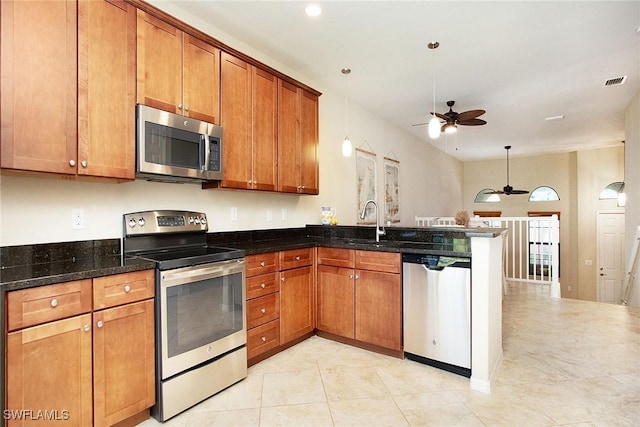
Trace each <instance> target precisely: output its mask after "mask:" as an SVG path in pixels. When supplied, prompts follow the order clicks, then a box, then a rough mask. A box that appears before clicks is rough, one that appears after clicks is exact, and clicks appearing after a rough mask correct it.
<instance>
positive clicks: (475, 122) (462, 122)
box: [458, 119, 487, 126]
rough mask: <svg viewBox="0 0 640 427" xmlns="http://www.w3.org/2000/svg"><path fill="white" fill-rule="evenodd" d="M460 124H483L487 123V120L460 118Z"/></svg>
mask: <svg viewBox="0 0 640 427" xmlns="http://www.w3.org/2000/svg"><path fill="white" fill-rule="evenodd" d="M458 124H459V125H464V126H481V125H486V124H487V122H485V121H484V120H482V119H467V120H458Z"/></svg>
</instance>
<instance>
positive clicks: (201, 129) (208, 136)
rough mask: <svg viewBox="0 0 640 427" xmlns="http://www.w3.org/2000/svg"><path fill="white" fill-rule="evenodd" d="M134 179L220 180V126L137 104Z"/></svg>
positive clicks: (173, 180)
mask: <svg viewBox="0 0 640 427" xmlns="http://www.w3.org/2000/svg"><path fill="white" fill-rule="evenodd" d="M136 178H144V179H147V180H151V181H168V182H188V181H195V182H202V181H215V180H221V179H222V127H220V126H217V125H214V124H212V123H207V122H203V121H200V120H194V119H192V118H189V117H185V116H179V115H177V114H173V113H169V112H166V111H162V110H158V109H155V108H151V107H147V106H146V105H140V104H139V105H137V106H136Z"/></svg>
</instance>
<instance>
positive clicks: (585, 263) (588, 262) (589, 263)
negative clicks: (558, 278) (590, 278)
mask: <svg viewBox="0 0 640 427" xmlns="http://www.w3.org/2000/svg"><path fill="white" fill-rule="evenodd" d="M584 265H593V260H592V259H585V260H584Z"/></svg>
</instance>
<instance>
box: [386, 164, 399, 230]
mask: <svg viewBox="0 0 640 427" xmlns="http://www.w3.org/2000/svg"><path fill="white" fill-rule="evenodd" d="M383 164H384V212H385V222H386V221H391V222H400V162H399V161H398V160H395V159H390V158H389V157H385V158H384V162H383Z"/></svg>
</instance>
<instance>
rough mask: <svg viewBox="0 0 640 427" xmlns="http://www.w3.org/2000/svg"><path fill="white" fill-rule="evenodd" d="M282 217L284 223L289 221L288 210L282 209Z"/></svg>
mask: <svg viewBox="0 0 640 427" xmlns="http://www.w3.org/2000/svg"><path fill="white" fill-rule="evenodd" d="M281 217H282V220H283V221H286V220H287V219H289V214H288V212H287V208H282V213H281Z"/></svg>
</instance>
